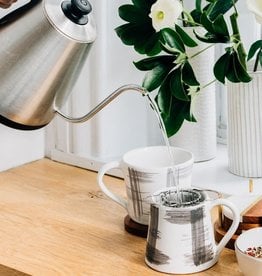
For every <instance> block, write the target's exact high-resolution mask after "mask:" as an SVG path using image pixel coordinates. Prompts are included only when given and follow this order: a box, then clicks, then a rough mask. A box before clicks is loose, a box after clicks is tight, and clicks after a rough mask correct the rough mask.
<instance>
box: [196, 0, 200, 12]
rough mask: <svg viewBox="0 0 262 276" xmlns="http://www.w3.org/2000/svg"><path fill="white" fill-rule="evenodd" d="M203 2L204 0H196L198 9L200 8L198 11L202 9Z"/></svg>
mask: <svg viewBox="0 0 262 276" xmlns="http://www.w3.org/2000/svg"><path fill="white" fill-rule="evenodd" d="M201 2H202V0H196V3H195V5H196V10H198V11H201Z"/></svg>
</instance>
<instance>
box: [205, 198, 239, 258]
mask: <svg viewBox="0 0 262 276" xmlns="http://www.w3.org/2000/svg"><path fill="white" fill-rule="evenodd" d="M217 205H224V206H226V207H228V208H229V209H230V210H231V211H232V214H233V219H232V221H233V222H232V225H231V226H230V228H229V229H228V231H227V233H226V234H225V236H224V237H223V238H222V239H221V241H220V242H219V243H218V245H217V250H216V251H217V252H216V253H217V255H219V254H220V253H221V251H222V249H223V248H224V247H225V246H226V244H227V243H228V241H229V240H230V239H231V238H232V236H233V235H234V233H235V232H236V230H237V228H238V225H239V222H240V214H239V210H238V209H237V207H236V206H235V205H234V204H232V203H231V202H230V201H228V200H226V199H223V198H219V199H217V200H215V201H214V202H213V203H211V205H210V210H211V209H212V208H213V207H215V206H217Z"/></svg>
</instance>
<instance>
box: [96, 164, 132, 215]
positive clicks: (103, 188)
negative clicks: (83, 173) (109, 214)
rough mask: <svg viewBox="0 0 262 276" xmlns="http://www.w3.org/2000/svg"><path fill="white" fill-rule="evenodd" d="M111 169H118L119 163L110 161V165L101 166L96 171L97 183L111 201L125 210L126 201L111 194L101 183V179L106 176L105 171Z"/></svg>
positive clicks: (102, 182)
mask: <svg viewBox="0 0 262 276" xmlns="http://www.w3.org/2000/svg"><path fill="white" fill-rule="evenodd" d="M111 169H120V161H112V162H110V163H107V164H105V165H104V166H102V168H101V169H100V170H99V171H98V175H97V182H98V185H99V187H100V188H101V190H102V191H103V192H104V193H105V194H106V195H107V196H108V197H109V198H111V199H112V200H113V201H115V202H116V203H118V204H120V205H121V206H122V207H124V208H125V209H126V210H127V200H125V199H124V198H122V197H120V196H118V195H116V194H115V193H113V192H111V191H110V190H109V189H108V188H107V187H106V185H105V183H104V181H103V177H104V175H105V174H106V172H107V171H109V170H111Z"/></svg>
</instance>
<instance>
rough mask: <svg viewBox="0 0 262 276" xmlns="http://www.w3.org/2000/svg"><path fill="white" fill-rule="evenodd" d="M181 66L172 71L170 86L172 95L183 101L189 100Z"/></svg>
mask: <svg viewBox="0 0 262 276" xmlns="http://www.w3.org/2000/svg"><path fill="white" fill-rule="evenodd" d="M181 69H182V68H181V67H179V68H177V69H176V70H174V71H172V72H171V73H170V88H171V91H172V95H173V96H174V97H176V98H177V99H179V100H181V101H189V100H190V99H189V97H188V95H187V92H186V90H185V89H184V85H183V82H182V71H181Z"/></svg>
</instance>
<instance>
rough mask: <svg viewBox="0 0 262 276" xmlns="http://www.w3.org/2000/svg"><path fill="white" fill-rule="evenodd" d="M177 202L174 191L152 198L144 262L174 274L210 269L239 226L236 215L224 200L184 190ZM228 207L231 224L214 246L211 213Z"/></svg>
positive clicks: (161, 193) (169, 190)
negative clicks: (231, 214) (231, 216)
mask: <svg viewBox="0 0 262 276" xmlns="http://www.w3.org/2000/svg"><path fill="white" fill-rule="evenodd" d="M180 194H181V197H180V198H179V197H178V195H177V193H176V189H170V188H169V189H165V190H161V191H158V192H156V193H155V194H154V195H153V203H152V204H151V210H150V221H149V229H148V236H147V247H146V257H145V261H146V263H147V264H148V266H150V267H151V268H153V269H155V270H158V271H161V272H166V273H174V274H186V273H195V272H199V271H202V270H205V269H207V268H209V267H211V266H213V265H214V264H215V263H216V262H217V261H218V258H219V254H220V253H221V251H222V249H223V248H224V247H225V245H226V244H227V242H228V241H229V239H230V238H231V237H232V236H233V234H234V233H235V231H236V229H237V227H238V224H239V212H238V210H237V209H236V207H235V206H234V205H233V204H232V203H231V202H229V201H227V200H226V199H222V198H216V199H212V198H210V197H209V196H208V192H206V191H202V190H197V189H187V190H182V191H181V193H180ZM217 205H225V206H227V207H228V208H229V209H230V210H231V211H232V213H233V223H232V225H231V227H230V229H229V230H228V232H227V233H226V235H225V236H224V237H223V239H222V240H221V241H220V243H219V244H218V245H216V243H215V238H214V229H213V225H212V221H211V214H210V212H211V209H212V208H213V207H214V206H217Z"/></svg>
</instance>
